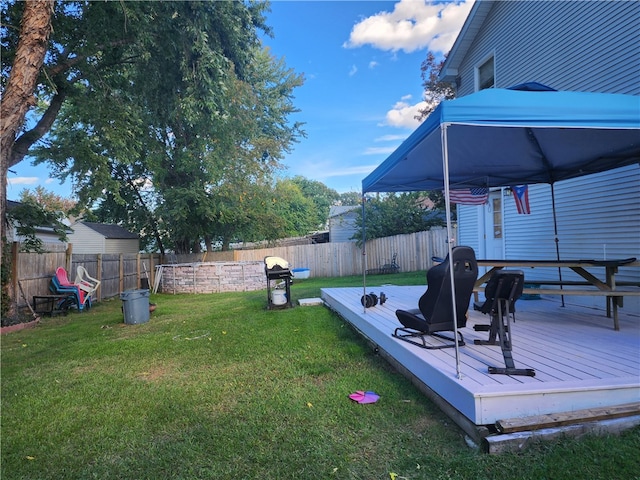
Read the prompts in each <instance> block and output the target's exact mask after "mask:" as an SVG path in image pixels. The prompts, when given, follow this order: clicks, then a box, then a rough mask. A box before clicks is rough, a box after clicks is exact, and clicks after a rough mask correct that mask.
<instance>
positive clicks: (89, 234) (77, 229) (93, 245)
mask: <svg viewBox="0 0 640 480" xmlns="http://www.w3.org/2000/svg"><path fill="white" fill-rule="evenodd" d="M71 228H72V229H73V233H71V234H69V235H68V237H69V243H71V244H73V253H106V252H105V238H104V236H103V235H100V234H99V233H98V232H96V231H95V230H93V229H91V228H89V227H87V226H85V225H83V224H82V223H76V224H74V225H72V226H71Z"/></svg>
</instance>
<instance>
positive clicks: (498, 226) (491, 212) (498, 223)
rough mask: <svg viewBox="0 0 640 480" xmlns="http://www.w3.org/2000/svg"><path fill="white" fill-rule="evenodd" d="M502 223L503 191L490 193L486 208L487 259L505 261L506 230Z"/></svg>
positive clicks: (485, 239) (485, 235) (485, 240)
mask: <svg viewBox="0 0 640 480" xmlns="http://www.w3.org/2000/svg"><path fill="white" fill-rule="evenodd" d="M503 226H504V225H503V221H502V190H497V191H492V192H490V193H489V203H487V204H485V206H484V243H485V252H486V257H485V258H487V259H491V260H502V259H504V231H503V230H504V229H503Z"/></svg>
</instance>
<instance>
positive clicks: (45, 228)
mask: <svg viewBox="0 0 640 480" xmlns="http://www.w3.org/2000/svg"><path fill="white" fill-rule="evenodd" d="M20 205H22V202H17V201H15V200H7V211H11V210H13V209H14V208H16V207H19V206H20ZM34 228H35V231H36V234H38V233H44V234H49V233H54V228H53V224H49V225H36V226H35V227H34ZM65 232H66V233H71V232H72V230H71V229H70V228H69V227H67V228H66V230H65Z"/></svg>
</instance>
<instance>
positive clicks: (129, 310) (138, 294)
mask: <svg viewBox="0 0 640 480" xmlns="http://www.w3.org/2000/svg"><path fill="white" fill-rule="evenodd" d="M120 299H121V300H122V312H123V313H124V323H126V324H128V325H135V324H138V323H146V322H148V321H149V290H126V291H124V292H122V293H121V294H120Z"/></svg>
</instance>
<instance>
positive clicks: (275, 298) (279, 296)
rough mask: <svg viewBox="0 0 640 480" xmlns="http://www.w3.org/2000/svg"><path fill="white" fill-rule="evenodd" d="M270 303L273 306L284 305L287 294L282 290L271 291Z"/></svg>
mask: <svg viewBox="0 0 640 480" xmlns="http://www.w3.org/2000/svg"><path fill="white" fill-rule="evenodd" d="M271 303H273V304H274V305H284V304H285V303H287V294H286V292H285V291H284V290H273V291H272V292H271Z"/></svg>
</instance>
